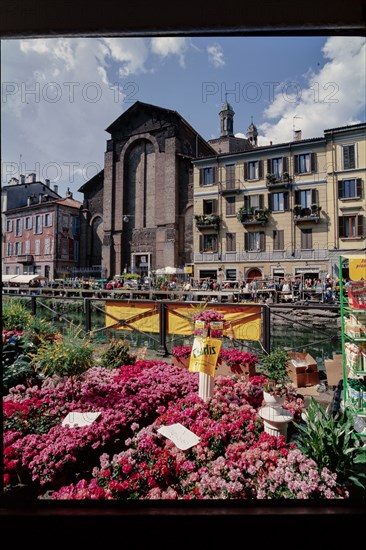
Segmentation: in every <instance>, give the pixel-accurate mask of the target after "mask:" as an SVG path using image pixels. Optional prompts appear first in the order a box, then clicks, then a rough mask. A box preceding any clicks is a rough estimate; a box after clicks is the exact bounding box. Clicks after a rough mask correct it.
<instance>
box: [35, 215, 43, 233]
mask: <svg viewBox="0 0 366 550" xmlns="http://www.w3.org/2000/svg"><path fill="white" fill-rule="evenodd" d="M34 233H35V234H36V235H39V234H40V233H42V216H36V224H35V228H34Z"/></svg>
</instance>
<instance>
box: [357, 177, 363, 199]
mask: <svg viewBox="0 0 366 550" xmlns="http://www.w3.org/2000/svg"><path fill="white" fill-rule="evenodd" d="M356 196H357V197H360V198H362V179H361V178H357V180H356Z"/></svg>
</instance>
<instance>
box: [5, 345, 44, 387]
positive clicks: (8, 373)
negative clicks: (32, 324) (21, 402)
mask: <svg viewBox="0 0 366 550" xmlns="http://www.w3.org/2000/svg"><path fill="white" fill-rule="evenodd" d="M34 351H35V347H34V346H33V345H32V343H31V342H28V341H26V340H25V339H24V337H23V336H18V335H14V336H12V337H11V338H9V339H7V340H6V341H5V342H3V348H2V360H1V363H2V371H3V376H2V380H3V393H4V394H6V393H8V391H9V389H10V388H13V387H14V386H17V385H18V384H24V385H25V386H29V385H34V384H36V383H37V382H38V381H39V377H38V375H37V372H36V370H35V368H34V366H33V365H32V364H31V361H32V354H33V353H34Z"/></svg>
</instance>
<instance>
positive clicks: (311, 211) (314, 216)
mask: <svg viewBox="0 0 366 550" xmlns="http://www.w3.org/2000/svg"><path fill="white" fill-rule="evenodd" d="M321 208H322V207H321V206H318V205H317V204H312V205H311V208H303V207H302V206H300V205H299V204H295V206H294V222H295V223H299V222H312V223H318V222H319V220H320V210H321Z"/></svg>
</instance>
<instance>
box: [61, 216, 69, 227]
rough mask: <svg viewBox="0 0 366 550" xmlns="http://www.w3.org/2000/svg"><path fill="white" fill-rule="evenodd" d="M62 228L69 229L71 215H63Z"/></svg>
mask: <svg viewBox="0 0 366 550" xmlns="http://www.w3.org/2000/svg"><path fill="white" fill-rule="evenodd" d="M62 229H66V230H68V229H69V216H67V215H66V214H63V216H62Z"/></svg>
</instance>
